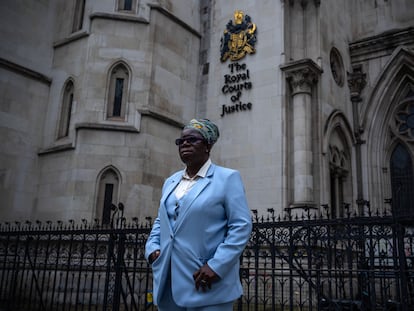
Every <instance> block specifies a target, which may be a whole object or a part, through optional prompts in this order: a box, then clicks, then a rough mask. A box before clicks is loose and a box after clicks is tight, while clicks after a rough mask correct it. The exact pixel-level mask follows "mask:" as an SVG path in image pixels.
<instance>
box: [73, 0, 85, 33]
mask: <svg viewBox="0 0 414 311" xmlns="http://www.w3.org/2000/svg"><path fill="white" fill-rule="evenodd" d="M84 13H85V0H75V7H74V9H73V24H72V32H76V31H78V30H81V29H82V26H83V15H84Z"/></svg>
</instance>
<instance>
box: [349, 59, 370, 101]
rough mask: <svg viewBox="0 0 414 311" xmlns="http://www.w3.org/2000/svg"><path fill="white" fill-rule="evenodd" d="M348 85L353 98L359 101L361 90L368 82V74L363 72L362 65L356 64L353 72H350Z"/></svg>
mask: <svg viewBox="0 0 414 311" xmlns="http://www.w3.org/2000/svg"><path fill="white" fill-rule="evenodd" d="M347 74H348V87H349V90H350V91H351V100H352V101H359V100H360V99H361V98H360V97H361V92H362V90H363V89H364V87H365V85H366V84H367V81H366V76H367V75H366V74H365V73H363V72H362V66H355V67H354V68H353V71H352V72H348V73H347Z"/></svg>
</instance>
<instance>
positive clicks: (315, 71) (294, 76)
mask: <svg viewBox="0 0 414 311" xmlns="http://www.w3.org/2000/svg"><path fill="white" fill-rule="evenodd" d="M280 68H281V70H282V71H284V72H285V73H286V79H287V80H288V82H289V83H290V86H291V88H292V94H293V95H295V94H298V93H307V94H311V92H312V86H313V85H314V84H316V83H317V82H318V80H319V76H320V75H321V73H322V69H321V68H320V67H319V66H318V65H317V64H316V63H315V62H314V61H312V60H311V59H303V60H299V61H295V62H292V63H289V64H285V65H282V66H281V67H280Z"/></svg>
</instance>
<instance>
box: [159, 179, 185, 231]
mask: <svg viewBox="0 0 414 311" xmlns="http://www.w3.org/2000/svg"><path fill="white" fill-rule="evenodd" d="M183 172H184V171H181V172H179V173H177V174H175V175H174V176H173V177H171V179H170V180H169V183H168V184H166V185H165V188H164V191H163V195H162V197H161V204H160V205H161V212H162V213H163V214H164V217H165V219H167V223H168V224H170V221H169V220H168V213H167V206H166V205H165V201H166V200H167V198H168V196H169V195H170V194H171V192H173V191H174V189H175V188H176V187H177V185H178V184H179V183H180V181H181V177H182V175H183ZM169 227H170V230H172V228H171V225H170V226H169Z"/></svg>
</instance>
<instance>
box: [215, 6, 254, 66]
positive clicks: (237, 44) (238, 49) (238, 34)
mask: <svg viewBox="0 0 414 311" xmlns="http://www.w3.org/2000/svg"><path fill="white" fill-rule="evenodd" d="M255 44H256V24H254V23H252V21H251V18H250V16H249V15H245V14H244V13H243V11H240V10H236V11H235V12H234V23H233V21H231V20H230V21H229V22H228V23H227V26H226V30H224V33H223V37H222V38H221V48H220V49H221V57H220V60H221V61H222V62H225V61H226V60H227V59H230V60H231V61H237V60H240V59H242V58H243V57H244V56H245V55H246V54H253V53H255V52H256V50H255V48H254V45H255Z"/></svg>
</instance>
